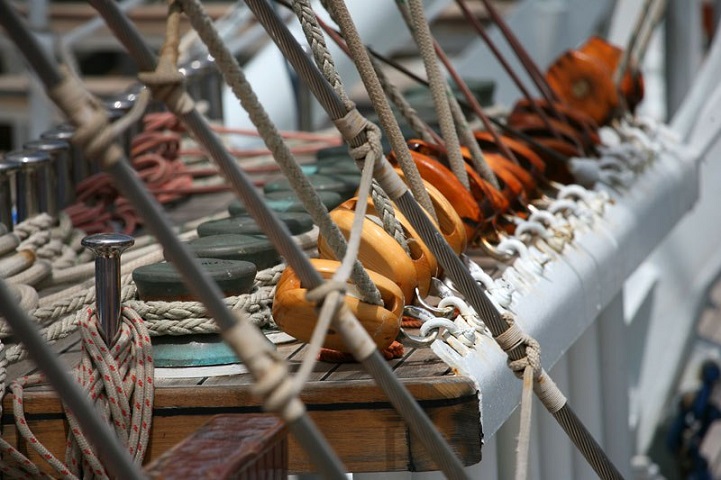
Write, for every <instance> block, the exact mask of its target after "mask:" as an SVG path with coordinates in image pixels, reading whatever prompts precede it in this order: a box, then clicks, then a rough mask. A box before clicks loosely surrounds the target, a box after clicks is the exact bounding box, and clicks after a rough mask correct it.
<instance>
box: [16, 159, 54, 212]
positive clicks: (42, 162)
mask: <svg viewBox="0 0 721 480" xmlns="http://www.w3.org/2000/svg"><path fill="white" fill-rule="evenodd" d="M5 160H6V161H7V162H12V163H15V164H17V165H18V167H19V171H18V174H17V176H16V183H15V185H16V195H17V221H18V222H22V221H23V220H27V219H28V218H30V217H33V216H35V215H37V214H39V213H42V212H47V213H49V214H51V215H52V214H53V213H52V212H51V211H52V209H53V208H54V199H55V197H54V193H53V192H52V190H51V188H52V186H51V185H50V183H49V182H50V177H51V171H52V168H51V164H50V155H48V154H47V153H45V152H41V151H37V150H36V151H26V150H16V151H14V152H9V153H7V154H6V155H5ZM51 197H52V200H51ZM55 214H57V212H55Z"/></svg>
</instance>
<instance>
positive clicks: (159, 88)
mask: <svg viewBox="0 0 721 480" xmlns="http://www.w3.org/2000/svg"><path fill="white" fill-rule="evenodd" d="M181 13H182V8H181V6H180V4H179V3H177V2H170V4H169V6H168V19H167V22H166V30H165V41H164V42H163V47H162V48H161V49H160V56H159V58H158V65H157V67H156V69H155V71H153V72H140V73H139V74H138V78H139V79H140V81H141V82H143V83H144V84H145V85H147V86H148V88H150V90H151V91H152V92H153V97H154V98H156V99H158V100H160V101H162V102H163V103H165V104H166V105H167V107H168V109H169V110H170V111H171V112H173V113H175V114H176V115H178V116H181V115H184V114H187V113H190V112H191V111H193V109H194V108H195V103H194V102H193V99H192V98H191V97H190V95H188V93H187V92H186V91H185V87H184V82H185V76H184V75H183V74H182V73H180V71H179V70H178V67H177V64H178V47H179V45H180V16H181Z"/></svg>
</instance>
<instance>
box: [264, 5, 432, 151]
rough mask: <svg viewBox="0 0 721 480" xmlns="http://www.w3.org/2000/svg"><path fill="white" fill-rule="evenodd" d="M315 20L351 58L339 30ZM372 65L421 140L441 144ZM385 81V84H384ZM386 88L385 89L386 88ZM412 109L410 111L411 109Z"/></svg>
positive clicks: (389, 94) (318, 19)
mask: <svg viewBox="0 0 721 480" xmlns="http://www.w3.org/2000/svg"><path fill="white" fill-rule="evenodd" d="M275 1H276V2H277V3H279V4H281V5H283V6H284V7H285V8H287V9H289V10H292V8H293V7H292V6H291V4H290V3H289V2H287V1H286V0H275ZM316 21H317V22H318V25H319V26H320V27H321V28H322V29H323V30H324V31H325V33H326V34H327V35H328V36H329V37H330V38H331V39H333V41H334V42H335V44H336V45H338V47H339V48H340V49H341V50H342V51H343V53H345V54H346V56H348V58H351V53H350V50H348V46H347V45H346V44H345V41H344V40H343V37H342V36H341V34H340V32H338V31H337V30H334V29H333V28H331V27H329V26H328V24H327V23H325V21H323V19H321V18H320V17H318V16H317V15H316ZM373 62H374V65H373V69H374V70H375V71H376V74H377V75H378V78H379V80H380V81H381V84H382V86H383V90H384V91H386V95H387V96H388V97H389V98H390V99H391V101H392V102H393V103H394V105H395V106H396V108H398V110H399V111H400V112H401V114H403V116H404V118H405V119H406V122H408V124H409V125H410V126H411V128H413V130H414V131H415V132H416V133H417V134H418V135H419V136H421V137H422V138H423V140H426V141H429V142H430V143H437V144H438V145H443V143H444V142H443V139H442V138H441V136H440V135H438V134H437V133H436V132H435V131H434V130H433V129H432V128H431V127H430V126H429V125H428V124H427V123H425V122H424V121H423V120H422V119H421V118H420V117H419V116H418V114H417V112H416V111H415V110H414V109H413V107H412V106H411V105H410V104H409V103H408V102H407V101H406V99H405V97H403V95H402V94H401V93H400V91H399V90H398V89H397V87H396V86H395V85H394V84H392V83H390V82H389V81H388V78H387V77H385V75H384V73H383V70H382V69H381V68H380V65H378V64H377V62H375V59H373ZM384 82H385V84H384ZM386 89H387V90H386ZM411 110H412V111H411Z"/></svg>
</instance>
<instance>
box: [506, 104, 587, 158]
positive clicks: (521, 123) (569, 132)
mask: <svg viewBox="0 0 721 480" xmlns="http://www.w3.org/2000/svg"><path fill="white" fill-rule="evenodd" d="M507 122H508V125H510V126H512V127H513V128H515V129H516V130H518V131H520V132H523V133H525V134H527V135H531V136H554V137H555V135H556V134H558V135H559V136H560V137H561V139H562V140H563V141H565V142H567V143H568V144H569V145H574V146H576V145H580V146H582V147H583V148H586V149H590V148H593V147H594V145H593V143H592V142H591V141H590V139H588V138H586V136H584V134H583V132H582V131H580V130H576V129H574V128H573V127H571V126H570V125H568V124H566V123H564V122H561V121H559V120H556V119H553V118H550V119H549V124H550V125H551V126H552V127H553V129H554V130H555V132H554V131H552V130H551V129H549V128H548V124H547V123H546V122H545V121H544V120H543V118H541V117H539V116H538V115H537V114H536V113H535V112H530V113H529V112H514V113H512V114H511V115H510V116H509V117H508V119H507Z"/></svg>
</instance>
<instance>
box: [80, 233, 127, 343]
mask: <svg viewBox="0 0 721 480" xmlns="http://www.w3.org/2000/svg"><path fill="white" fill-rule="evenodd" d="M134 243H135V239H134V238H133V237H131V236H130V235H123V234H120V233H98V234H96V235H90V236H87V237H85V238H83V240H82V242H81V244H82V245H83V247H85V248H88V249H90V250H92V251H93V253H95V305H96V307H97V311H98V319H99V320H100V326H101V330H102V335H103V339H104V340H105V342H106V343H107V344H108V345H112V343H113V340H114V339H115V336H116V334H117V333H118V329H119V328H120V307H121V305H120V256H121V255H122V254H123V252H124V251H125V250H126V249H127V248H128V247H131V246H132V245H133V244H134Z"/></svg>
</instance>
